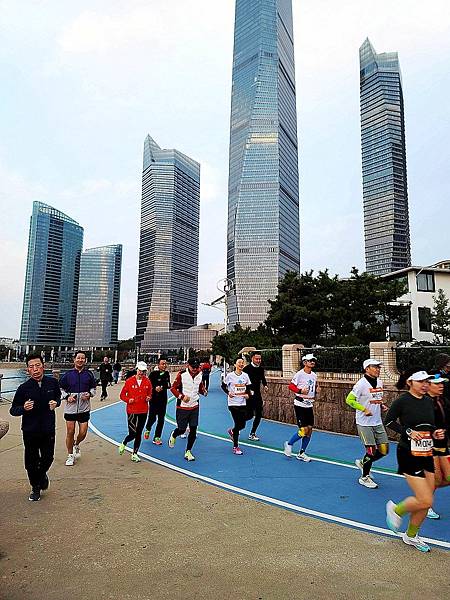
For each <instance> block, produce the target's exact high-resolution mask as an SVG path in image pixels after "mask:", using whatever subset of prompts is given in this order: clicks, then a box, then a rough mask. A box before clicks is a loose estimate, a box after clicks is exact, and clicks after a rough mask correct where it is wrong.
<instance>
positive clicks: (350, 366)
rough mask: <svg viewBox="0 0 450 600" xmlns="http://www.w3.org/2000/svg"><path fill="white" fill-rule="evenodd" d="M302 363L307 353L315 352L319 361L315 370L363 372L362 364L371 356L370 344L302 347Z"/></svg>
mask: <svg viewBox="0 0 450 600" xmlns="http://www.w3.org/2000/svg"><path fill="white" fill-rule="evenodd" d="M299 354H300V363H301V360H302V357H303V356H305V355H306V354H314V356H315V357H316V358H317V363H316V367H315V369H314V371H316V372H319V373H323V372H327V373H362V370H363V368H362V364H363V362H364V360H366V358H369V357H370V348H369V346H330V347H319V348H302V349H301V350H299Z"/></svg>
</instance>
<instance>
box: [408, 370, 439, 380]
mask: <svg viewBox="0 0 450 600" xmlns="http://www.w3.org/2000/svg"><path fill="white" fill-rule="evenodd" d="M433 378H434V375H428V373H427V372H426V371H416V372H415V373H413V374H412V375H410V376H409V377H408V379H407V381H425V379H433Z"/></svg>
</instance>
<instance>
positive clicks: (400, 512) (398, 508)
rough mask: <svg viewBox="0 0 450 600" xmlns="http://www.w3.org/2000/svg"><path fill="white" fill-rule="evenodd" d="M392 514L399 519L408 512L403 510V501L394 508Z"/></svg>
mask: <svg viewBox="0 0 450 600" xmlns="http://www.w3.org/2000/svg"><path fill="white" fill-rule="evenodd" d="M394 512H395V514H396V515H398V516H399V517H404V516H405V515H406V513H407V512H408V511H407V510H406V508H405V503H404V502H403V500H402V501H401V502H399V503H398V504H397V505H396V507H395V508H394Z"/></svg>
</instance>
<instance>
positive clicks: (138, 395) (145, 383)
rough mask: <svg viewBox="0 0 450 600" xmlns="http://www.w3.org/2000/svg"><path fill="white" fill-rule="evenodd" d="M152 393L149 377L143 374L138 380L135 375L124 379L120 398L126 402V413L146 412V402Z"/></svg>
mask: <svg viewBox="0 0 450 600" xmlns="http://www.w3.org/2000/svg"><path fill="white" fill-rule="evenodd" d="M151 395H152V384H151V383H150V379H149V378H148V377H146V376H145V375H144V377H142V379H141V380H140V383H139V382H138V379H137V377H136V375H133V377H130V378H129V379H127V380H126V381H125V384H124V386H123V388H122V390H121V392H120V399H121V400H123V401H124V402H126V403H127V414H128V415H142V414H145V413H147V412H148V402H149V400H150V397H151Z"/></svg>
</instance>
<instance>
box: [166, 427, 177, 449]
mask: <svg viewBox="0 0 450 600" xmlns="http://www.w3.org/2000/svg"><path fill="white" fill-rule="evenodd" d="M173 433H174V432H173V431H172V433H171V434H170V438H169V440H168V442H167V444H168V446H169V448H173V447H174V446H175V442H176V438H174V437H173Z"/></svg>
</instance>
